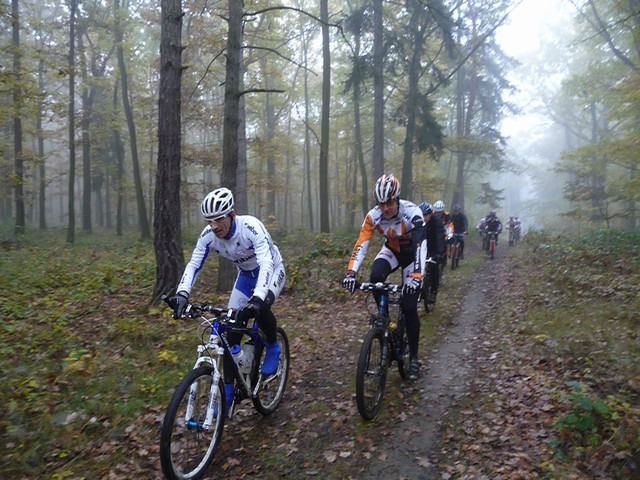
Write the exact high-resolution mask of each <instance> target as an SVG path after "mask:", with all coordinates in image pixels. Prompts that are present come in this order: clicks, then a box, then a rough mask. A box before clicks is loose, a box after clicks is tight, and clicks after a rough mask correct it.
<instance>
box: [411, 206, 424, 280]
mask: <svg viewBox="0 0 640 480" xmlns="http://www.w3.org/2000/svg"><path fill="white" fill-rule="evenodd" d="M416 210H417V212H416V214H414V216H413V218H412V219H411V225H412V228H411V241H412V242H413V243H414V245H415V249H416V253H415V258H414V261H413V273H419V274H420V275H424V273H425V265H426V263H427V227H426V225H425V224H424V217H423V216H422V210H420V209H419V208H418V209H416Z"/></svg>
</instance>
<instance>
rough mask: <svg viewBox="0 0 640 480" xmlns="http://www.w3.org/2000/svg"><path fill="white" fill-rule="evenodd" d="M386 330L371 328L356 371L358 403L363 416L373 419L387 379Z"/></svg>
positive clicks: (361, 350)
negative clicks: (385, 357)
mask: <svg viewBox="0 0 640 480" xmlns="http://www.w3.org/2000/svg"><path fill="white" fill-rule="evenodd" d="M384 342H385V340H384V330H383V329H382V328H376V327H374V328H372V329H370V330H369V331H368V332H367V334H366V335H365V337H364V340H363V342H362V346H361V347H360V355H359V357H358V370H357V372H356V404H357V405H358V412H360V415H361V416H362V418H364V419H366V420H371V419H372V418H374V417H375V416H376V415H377V414H378V412H379V411H380V405H381V403H382V397H383V396H384V387H385V383H386V381H387V365H386V364H385V361H384V356H383V350H384Z"/></svg>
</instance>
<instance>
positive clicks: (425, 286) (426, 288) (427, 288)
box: [422, 273, 435, 313]
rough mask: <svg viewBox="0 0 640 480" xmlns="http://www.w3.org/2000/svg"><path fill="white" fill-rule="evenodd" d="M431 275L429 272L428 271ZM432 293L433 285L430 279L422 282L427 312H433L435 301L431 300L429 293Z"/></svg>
mask: <svg viewBox="0 0 640 480" xmlns="http://www.w3.org/2000/svg"><path fill="white" fill-rule="evenodd" d="M427 275H429V273H427ZM430 293H431V286H430V285H429V282H428V281H425V282H424V283H423V284H422V303H423V304H424V311H425V313H431V312H432V311H433V307H435V303H433V302H430V301H429V294H430Z"/></svg>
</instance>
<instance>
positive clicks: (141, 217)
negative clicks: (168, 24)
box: [115, 0, 151, 240]
mask: <svg viewBox="0 0 640 480" xmlns="http://www.w3.org/2000/svg"><path fill="white" fill-rule="evenodd" d="M119 10H120V0H115V37H116V45H117V54H118V68H119V69H120V82H121V83H122V106H123V108H124V114H125V116H126V117H127V127H128V128H129V143H130V145H131V164H132V167H133V183H134V186H135V190H136V204H137V206H138V224H139V225H140V236H141V238H142V239H143V240H148V239H150V238H151V229H150V227H149V219H148V218H147V208H146V206H145V203H144V193H143V191H142V177H141V175H140V161H139V159H138V140H137V136H136V125H135V121H134V118H133V110H132V109H131V104H130V103H129V83H128V82H129V80H128V76H127V69H126V65H125V63H124V52H123V48H122V42H123V32H122V25H121V22H120V12H119Z"/></svg>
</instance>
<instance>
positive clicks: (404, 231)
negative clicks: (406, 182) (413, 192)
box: [348, 200, 424, 272]
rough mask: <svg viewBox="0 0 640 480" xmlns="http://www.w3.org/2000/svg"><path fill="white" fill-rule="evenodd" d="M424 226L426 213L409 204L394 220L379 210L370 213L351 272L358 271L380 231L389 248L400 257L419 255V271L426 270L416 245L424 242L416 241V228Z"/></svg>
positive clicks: (355, 249) (403, 203) (404, 204)
mask: <svg viewBox="0 0 640 480" xmlns="http://www.w3.org/2000/svg"><path fill="white" fill-rule="evenodd" d="M423 225H424V217H423V216H422V210H420V208H419V207H418V206H416V205H415V204H414V203H412V202H409V201H407V200H400V204H399V206H398V213H397V214H396V215H395V216H394V217H393V218H391V219H385V218H383V217H382V211H381V210H380V208H378V207H377V206H375V207H374V208H372V209H371V210H369V213H367V216H366V217H365V219H364V222H363V223H362V227H361V228H360V235H359V236H358V239H357V240H356V243H355V245H354V247H353V252H352V254H351V259H350V260H349V267H348V270H353V271H354V272H357V271H358V269H359V268H360V265H361V264H362V261H363V260H364V258H365V256H366V254H367V250H368V248H369V241H370V240H371V238H372V237H373V232H374V231H377V232H378V233H380V234H381V235H383V236H384V237H385V239H386V241H385V245H386V246H387V247H388V248H390V249H391V250H393V251H394V252H395V253H397V254H398V255H406V254H415V255H416V265H417V268H418V270H417V271H420V268H421V266H422V262H421V259H420V248H419V247H418V248H416V243H418V244H419V242H421V241H422V240H423V238H413V237H414V236H413V234H412V230H413V229H414V228H416V227H420V228H422V227H423ZM422 235H424V234H423V233H422Z"/></svg>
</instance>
